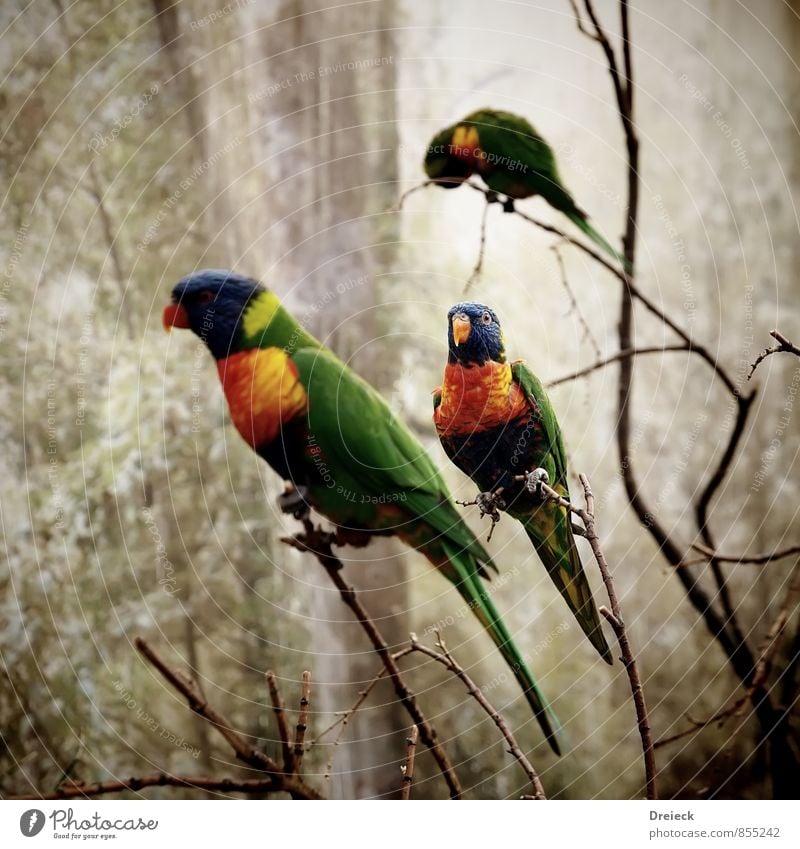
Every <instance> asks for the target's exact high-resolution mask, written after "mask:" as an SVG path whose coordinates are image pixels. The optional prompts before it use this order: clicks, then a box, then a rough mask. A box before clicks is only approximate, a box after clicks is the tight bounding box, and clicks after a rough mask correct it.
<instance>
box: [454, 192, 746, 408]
mask: <svg viewBox="0 0 800 849" xmlns="http://www.w3.org/2000/svg"><path fill="white" fill-rule="evenodd" d="M465 185H467V186H469V187H470V188H472V189H474V190H475V191H477V192H481V193H482V194H483V195H485V196H487V197H489V196H491V195H492V194H493V192H492V191H491V190H490V189H485V188H484V187H483V186H479V185H477V184H475V183H471V182H469V181H467V182H466V183H465ZM512 214H513V215H517V216H518V217H519V218H522V219H523V221H527V222H528V223H529V224H532V225H534V226H535V227H538V228H539V229H540V230H544V231H545V232H547V233H552V234H553V235H554V236H558V238H559V239H560V240H562V241H564V242H567V243H568V244H570V245H573V246H574V247H576V248H578V249H579V250H581V251H583V252H584V253H585V254H586V255H587V256H589V257H591V258H592V259H593V260H594V261H595V262H597V263H599V264H600V265H602V266H603V268H605V269H606V270H607V271H609V272H610V273H611V274H613V275H614V276H615V277H616V278H617V279H618V280H619V281H620V282H621V283H622V284H623V286H624V287H626V289H627V290H628V291H629V292H630V294H631V295H632V296H633V297H634V298H636V299H637V300H638V301H639V302H640V303H641V304H642V306H643V307H644V308H645V309H646V310H648V312H650V313H652V314H653V315H654V316H655V317H656V318H657V319H658V320H659V321H660V322H661V323H662V324H664V325H665V326H666V327H668V328H669V329H670V330H671V331H672V332H673V333H675V334H676V335H677V336H679V337H680V338H681V339H682V340H683V341H684V342H685V343H686V347H687V349H689V350H690V351H691V352H692V353H693V354H695V355H696V356H698V357H699V358H700V359H701V360H703V362H705V363H706V365H708V366H709V368H711V369H712V370H713V371H714V372H715V374H716V375H717V377H718V378H719V379H720V381H721V382H722V384H723V385H724V386H725V388H726V389H727V390H728V392H729V393H730V394H731V395H733V396H734V397H737V396H738V394H739V390H738V389H737V388H736V384H735V383H734V382H733V379H732V378H731V377H730V375H729V374H728V373H727V371H726V370H725V369H724V368H723V367H722V366H721V365H720V364H719V363H718V362H717V360H716V359H715V357H714V356H713V355H712V354H711V352H710V351H709V350H708V348H706V346H705V345H703V344H701V343H700V342H697V341H696V340H694V339H692V337H691V336H690V335H689V333H688V332H687V331H686V330H684V329H683V328H682V327H681V326H680V325H679V324H678V323H677V322H675V321H674V320H673V319H671V318H670V317H669V316H668V315H667V314H666V313H665V312H664V310H662V309H661V307H659V306H658V305H657V304H656V303H655V302H654V301H653V300H651V299H650V297H649V296H648V295H645V293H644V292H642V290H641V289H639V288H638V287H637V286H636V285H635V284H634V282H633V279H632V278H631V277H630V276H629V275H627V274H626V273H625V272H624V271H623V270H622V269H620V268H618V267H617V266H615V265H614V264H613V263H612V262H611V261H610V260H608V259H607V258H606V257H604V256H603V255H602V254H601V253H600V252H599V251H598V250H596V249H595V248H593V247H591V246H589V245H587V244H586V243H584V242H582V241H581V240H580V239H577V238H575V237H574V236H571V235H570V234H569V233H567V232H566V231H564V230H562V229H561V228H559V227H556V226H555V225H553V224H548V223H547V222H545V221H541V220H540V219H538V218H534V216H532V215H529V214H528V213H527V212H523V211H522V210H520V209H519V208H518V207H516V206H515V207H514V208H513V210H512Z"/></svg>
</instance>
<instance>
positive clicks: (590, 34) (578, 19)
mask: <svg viewBox="0 0 800 849" xmlns="http://www.w3.org/2000/svg"><path fill="white" fill-rule="evenodd" d="M569 5H570V6H572V13H573V15H574V16H575V23H576V24H577V25H578V31H579V32H581V33H583V34H584V35H585V36H586V37H587V38H591V39H592V41H598V40H599V39H598V38H597V36H596V35H595V34H594V33H593V32H590V31H589V30H588V29H586V26H585V25H584V23H583V18H582V17H581V13H580V9H579V8H578V4H577V3H576V2H575V0H569Z"/></svg>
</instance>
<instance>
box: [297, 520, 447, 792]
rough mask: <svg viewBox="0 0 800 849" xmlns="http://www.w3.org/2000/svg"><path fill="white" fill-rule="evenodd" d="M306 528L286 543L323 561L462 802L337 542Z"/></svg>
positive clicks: (441, 751)
mask: <svg viewBox="0 0 800 849" xmlns="http://www.w3.org/2000/svg"><path fill="white" fill-rule="evenodd" d="M303 526H304V528H305V531H304V533H302V534H297V535H296V536H294V537H284V538H283V542H285V543H287V544H288V545H292V546H294V547H295V548H297V549H299V550H300V551H307V552H309V553H310V554H313V555H314V556H315V557H316V558H317V560H319V562H320V565H321V566H322V567H323V568H324V569H325V571H326V572H327V574H328V577H329V578H330V579H331V581H332V582H333V585H334V586H335V587H336V589H337V590H339V595H340V596H341V597H342V601H343V602H344V603H345V604H346V605H347V606H348V607H349V608H350V610H352V612H353V614H354V615H355V617H356V619H357V620H358V622H359V624H360V625H361V627H362V628H363V629H364V632H365V633H366V635H367V637H368V638H369V640H370V642H371V643H372V646H373V648H374V649H375V652H376V653H377V655H378V656H379V657H380V659H381V660H382V661H383V665H384V666H385V667H386V672H387V674H388V675H389V677H390V679H391V681H392V684H393V686H394V691H395V693H396V694H397V697H398V699H399V700H400V702H401V703H402V705H403V707H404V708H405V709H406V711H407V712H408V714H409V716H410V717H411V719H412V720H413V722H414V724H415V725H416V726H417V728H419V734H420V738H421V739H422V742H423V743H424V744H425V745H426V747H427V748H428V749H430V751H431V754H432V755H433V758H434V760H435V761H436V764H437V766H438V767H439V770H440V771H441V773H442V775H443V777H444V779H445V781H446V782H447V786H448V789H449V791H450V796H451V798H453V799H460V798H461V796H462V792H463V791H462V789H461V783H460V782H459V780H458V776H457V775H456V773H455V770H454V769H453V765H452V764H451V763H450V759H449V758H448V756H447V753H446V752H445V750H444V749H443V748H442V744H441V743H440V742H439V739H438V735H437V733H436V729H435V728H433V726H432V725H431V724H430V723H429V722H428V720H427V719H426V718H425V715H424V714H423V712H422V710H421V708H420V707H419V704H418V703H417V700H416V698H415V697H414V694H413V693H412V692H411V690H409V688H408V686H407V684H406V683H405V681H404V680H403V677H402V675H401V674H400V668H399V667H398V665H397V661H396V660H395V659H394V657H393V655H392V653H391V651H390V650H389V646H388V645H387V643H386V641H385V640H384V638H383V636H382V635H381V633H380V631H379V630H378V628H377V626H376V625H375V623H374V622H373V621H372V619H371V618H370V616H369V614H368V613H367V611H366V610H365V609H364V607H363V605H362V604H361V602H360V601H359V600H358V597H357V595H356V592H355V590H354V589H353V587H351V586H349V585H348V584H347V583H346V581H345V580H344V579H343V578H342V574H341V572H342V569H343V565H342V562H341V560H339V558H338V557H337V556H336V554H335V553H334V552H333V548H332V547H331V543H332V542H333V539H332V537H331V535H330V534H326V533H324V532H322V531H321V530H320V529H318V528H315V527H314V525H313V524H312V523H311V522H310V521H309V520H308V519H304V520H303Z"/></svg>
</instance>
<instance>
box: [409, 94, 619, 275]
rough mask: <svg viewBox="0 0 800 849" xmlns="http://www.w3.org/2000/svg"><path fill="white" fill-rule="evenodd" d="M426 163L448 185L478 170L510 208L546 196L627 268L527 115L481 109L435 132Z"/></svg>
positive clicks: (427, 169)
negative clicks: (563, 177)
mask: <svg viewBox="0 0 800 849" xmlns="http://www.w3.org/2000/svg"><path fill="white" fill-rule="evenodd" d="M424 165H425V173H426V174H427V175H428V178H429V179H430V180H432V181H433V182H435V183H436V184H437V185H440V186H442V187H443V188H454V187H456V186H459V185H461V183H463V182H464V181H465V180H467V179H469V178H470V177H471V176H472V175H473V174H477V175H478V176H479V177H481V178H482V180H483V182H484V183H486V185H487V186H488V187H489V188H490V189H491V190H492V191H493V192H495V193H497V194H500V195H505V197H506V198H508V200H507V201H506V202H505V203H504V208H505V209H506V210H507V211H509V212H510V211H511V210H512V209H513V208H514V201H515V200H521V199H523V198H529V197H533V196H534V195H540V196H541V197H543V198H544V199H545V200H546V201H547V202H548V203H549V204H550V206H552V207H553V209H557V210H558V211H559V212H563V213H564V215H566V216H567V218H569V220H570V221H571V222H572V223H573V224H574V225H575V226H576V227H577V228H578V229H579V230H581V231H582V232H583V233H585V234H586V235H587V236H588V237H589V238H590V239H591V240H592V241H593V242H594V243H595V244H596V245H597V246H598V247H599V248H601V249H602V250H603V251H605V253H607V254H608V255H609V256H610V257H612V258H613V259H614V260H615V261H616V262H621V263H622V264H623V265H624V266H625V267H626V268H627V261H626V260H625V258H624V257H622V256H621V255H620V254H619V253H617V251H615V250H614V248H612V247H611V245H610V244H609V243H608V242H607V241H606V240H605V239H604V238H603V237H602V236H601V235H600V233H598V232H597V230H595V229H594V227H592V225H591V224H590V223H589V216H588V215H587V214H586V213H585V212H584V211H583V210H582V209H581V208H580V207H579V206H578V205H577V204H576V203H575V200H574V199H573V197H572V195H571V194H570V193H569V192H568V191H567V189H566V188H565V187H564V184H563V183H562V182H561V177H560V176H559V173H558V165H557V164H556V158H555V154H554V153H553V150H552V148H551V147H550V145H549V144H547V142H546V141H545V140H544V139H543V138H542V137H541V136H540V135H539V134H538V133H537V132H536V130H535V129H534V128H533V127H532V126H531V124H530V122H529V121H527V120H526V119H525V118H522V117H521V116H519V115H514V114H513V113H511V112H500V111H498V110H496V109H479V110H478V111H477V112H473V113H471V114H470V115H467V117H466V118H464V120H463V121H459V122H458V123H457V124H453V125H452V126H450V127H447V128H446V129H444V130H442V131H441V132H440V133H437V134H436V135H435V136H434V137H433V139H432V141H431V143H430V144H429V145H428V150H427V152H426V154H425V163H424Z"/></svg>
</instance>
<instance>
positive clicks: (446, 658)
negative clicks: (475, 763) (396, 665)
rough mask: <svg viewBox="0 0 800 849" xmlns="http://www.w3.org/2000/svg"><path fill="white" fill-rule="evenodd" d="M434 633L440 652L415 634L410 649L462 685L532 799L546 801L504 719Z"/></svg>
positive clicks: (532, 770)
mask: <svg viewBox="0 0 800 849" xmlns="http://www.w3.org/2000/svg"><path fill="white" fill-rule="evenodd" d="M434 633H435V634H436V645H437V646H438V647H439V649H440V651H438V652H437V651H434V649H431V648H428V646H426V645H423V644H422V643H420V642H419V640H418V639H417V636H416V634H412V635H411V647H412V648H413V649H414V651H418V652H421V653H422V654H425V655H427V656H428V657H430V658H433V660H435V661H436V662H437V663H441V664H442V665H443V666H445V667H446V668H447V669H448V670H450V672H452V673H453V675H455V676H456V678H458V679H459V680H460V681H461V682H462V683H463V684H464V686H465V687H466V688H467V692H468V693H469V694H470V695H471V696H472V697H473V698H474V699H475V701H476V702H477V703H478V704H479V705H480V706H481V707H482V708H483V709H484V710H485V711H486V713H487V714H488V715H489V716H490V717H491V719H492V721H493V722H494V724H495V725H496V726H497V727H498V728H499V729H500V733H501V734H502V735H503V737H504V738H505V740H506V742H507V743H508V753H509V754H510V755H513V756H514V757H515V758H516V759H517V761H518V763H519V764H520V766H521V767H522V769H523V770H524V771H525V774H526V775H527V776H528V778H529V780H530V782H531V786H532V787H533V795H534V797H535V798H537V799H546V798H547V797H546V796H545V792H544V787H542V782H541V780H540V779H539V775H538V773H537V772H536V770H535V769H534V768H533V765H532V764H531V762H530V761H529V760H528V758H527V757H526V756H525V753H524V752H523V751H522V749H521V748H520V747H519V744H518V743H517V741H516V739H515V738H514V735H513V734H512V733H511V729H510V728H509V727H508V725H507V724H506V721H505V719H503V717H502V716H501V714H500V713H499V712H498V711H497V709H496V708H494V707H493V706H492V704H491V703H490V702H489V700H488V699H487V698H486V696H484V694H483V693H482V692H481V689H480V687H478V685H477V684H476V683H475V682H474V681H473V680H472V678H470V677H469V675H468V674H467V673H466V671H465V670H464V668H463V667H462V666H460V665H459V663H458V662H457V661H456V660H455V658H454V657H453V656H452V655H451V654H450V652H449V650H448V649H447V646H445V644H444V640H443V639H442V635H441V634H440V633H439V630H438V628H435V629H434Z"/></svg>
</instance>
